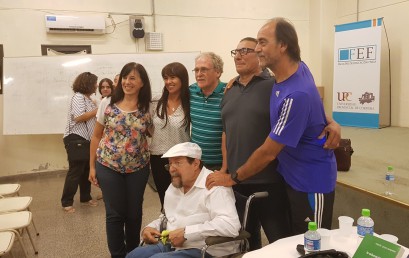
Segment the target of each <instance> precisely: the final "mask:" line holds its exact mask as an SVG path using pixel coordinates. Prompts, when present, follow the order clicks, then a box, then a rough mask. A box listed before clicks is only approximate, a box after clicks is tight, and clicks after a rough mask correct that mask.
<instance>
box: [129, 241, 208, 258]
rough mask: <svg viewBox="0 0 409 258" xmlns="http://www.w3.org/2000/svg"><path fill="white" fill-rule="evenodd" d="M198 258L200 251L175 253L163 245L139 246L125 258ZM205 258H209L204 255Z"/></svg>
mask: <svg viewBox="0 0 409 258" xmlns="http://www.w3.org/2000/svg"><path fill="white" fill-rule="evenodd" d="M149 257H151V258H165V257H172V258H200V257H201V251H200V249H196V248H190V249H184V250H178V251H175V250H174V248H171V246H170V245H169V244H167V245H163V244H162V243H160V242H159V243H158V244H156V245H145V246H140V247H138V248H136V249H135V250H133V251H132V252H130V253H129V254H128V255H127V256H126V258H149ZM206 257H210V256H209V255H208V254H206Z"/></svg>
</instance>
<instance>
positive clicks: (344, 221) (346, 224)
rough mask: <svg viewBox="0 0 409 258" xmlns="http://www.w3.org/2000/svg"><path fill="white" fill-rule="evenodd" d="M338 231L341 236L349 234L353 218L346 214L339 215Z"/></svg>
mask: <svg viewBox="0 0 409 258" xmlns="http://www.w3.org/2000/svg"><path fill="white" fill-rule="evenodd" d="M338 222H339V232H340V234H341V235H343V236H349V235H350V234H351V233H352V223H354V219H353V218H351V217H348V216H339V217H338Z"/></svg>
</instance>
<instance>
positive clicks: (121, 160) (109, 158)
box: [97, 104, 152, 173]
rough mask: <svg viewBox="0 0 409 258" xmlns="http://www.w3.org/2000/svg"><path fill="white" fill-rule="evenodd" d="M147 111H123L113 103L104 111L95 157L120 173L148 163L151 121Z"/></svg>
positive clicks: (134, 170) (133, 170) (132, 170)
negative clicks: (101, 132) (102, 127)
mask: <svg viewBox="0 0 409 258" xmlns="http://www.w3.org/2000/svg"><path fill="white" fill-rule="evenodd" d="M151 123H152V121H151V116H150V114H149V112H146V113H142V112H140V111H139V110H136V111H133V112H124V111H122V110H120V109H119V108H118V107H117V106H116V105H115V104H114V105H112V106H111V105H108V106H107V107H106V109H105V111H104V127H105V129H104V133H103V136H102V139H101V141H100V143H99V146H98V149H97V160H98V162H100V163H101V164H102V165H104V166H106V167H109V168H111V169H113V170H115V171H118V172H119V173H133V172H136V171H138V170H140V169H142V168H144V167H146V166H147V165H148V164H149V148H148V142H147V138H146V136H147V135H146V133H147V130H148V127H149V126H150V125H151Z"/></svg>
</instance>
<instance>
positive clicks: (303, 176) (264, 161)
mask: <svg viewBox="0 0 409 258" xmlns="http://www.w3.org/2000/svg"><path fill="white" fill-rule="evenodd" d="M257 37H258V40H257V41H258V44H257V46H256V48H255V51H256V52H257V55H258V57H259V60H260V64H261V65H262V66H266V67H268V68H269V69H270V70H271V71H273V72H274V74H275V79H276V83H275V85H274V87H273V90H272V92H271V95H270V123H271V131H270V132H269V134H268V136H267V137H266V139H265V141H264V143H263V144H262V145H261V146H260V147H259V148H257V149H256V150H255V151H254V152H253V153H252V154H251V156H250V157H249V158H248V160H247V161H246V162H245V163H244V164H243V165H242V166H240V167H239V168H238V169H237V170H236V171H233V173H232V176H231V177H230V176H228V175H226V174H222V173H217V175H216V173H215V175H209V177H208V178H207V182H206V186H207V187H208V188H211V187H213V186H216V185H225V186H232V185H235V184H239V183H241V182H242V181H244V180H246V179H248V178H252V177H253V176H254V175H256V174H257V173H259V172H260V171H262V170H263V169H264V168H265V167H266V166H267V165H268V164H270V163H271V161H273V160H275V159H278V161H279V164H278V167H277V170H278V172H279V173H280V174H281V175H282V176H283V177H284V179H285V182H286V191H287V196H288V199H289V205H290V218H291V227H292V233H293V234H300V233H304V232H305V231H306V229H307V225H308V222H309V221H315V222H316V223H317V225H318V227H320V228H321V227H323V228H328V229H330V228H331V223H332V208H333V204H334V193H335V183H336V177H337V167H336V162H335V156H334V153H333V150H331V149H328V148H331V147H335V146H336V145H337V144H338V142H339V137H340V133H339V134H338V136H336V137H334V136H333V135H332V136H331V134H330V135H329V136H328V138H326V137H324V138H321V137H320V135H323V133H322V132H323V131H324V133H325V132H326V131H327V130H329V128H328V125H329V124H334V123H332V122H331V121H332V119H330V118H327V117H326V115H325V112H324V107H323V105H322V102H321V100H320V97H319V94H318V91H317V89H316V86H315V82H314V79H313V76H312V74H311V72H310V70H309V69H308V67H307V65H306V64H305V63H304V62H302V61H301V56H300V47H299V45H298V37H297V33H296V31H295V28H294V26H293V25H291V23H289V22H288V21H287V20H285V19H284V18H274V19H272V20H270V21H269V22H268V23H267V24H265V25H264V26H263V27H262V28H261V29H260V30H259V32H258V35H257ZM329 131H330V132H331V130H329ZM339 131H340V130H339Z"/></svg>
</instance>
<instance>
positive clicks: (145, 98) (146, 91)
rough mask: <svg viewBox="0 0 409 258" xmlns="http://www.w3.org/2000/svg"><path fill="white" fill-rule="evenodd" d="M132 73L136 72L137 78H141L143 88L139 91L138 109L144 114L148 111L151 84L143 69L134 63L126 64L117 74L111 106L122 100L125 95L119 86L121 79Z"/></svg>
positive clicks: (150, 98)
mask: <svg viewBox="0 0 409 258" xmlns="http://www.w3.org/2000/svg"><path fill="white" fill-rule="evenodd" d="M132 71H136V72H138V74H139V76H140V77H141V80H142V83H143V87H142V88H141V89H140V91H139V94H138V109H139V110H140V111H141V112H143V113H146V112H148V111H149V104H150V102H151V100H152V90H151V83H150V80H149V76H148V73H147V72H146V70H145V67H143V65H141V64H138V63H135V62H131V63H127V64H126V65H125V66H124V67H123V68H122V70H121V73H120V74H119V80H118V87H116V88H115V91H114V94H113V95H112V98H111V105H113V104H114V103H117V102H118V101H121V100H123V99H124V95H125V93H124V90H123V89H122V87H121V86H120V85H122V78H123V77H125V76H127V75H128V74H130V73H131V72H132Z"/></svg>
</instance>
